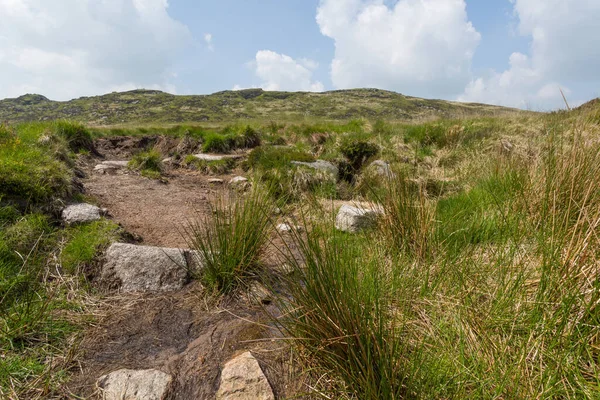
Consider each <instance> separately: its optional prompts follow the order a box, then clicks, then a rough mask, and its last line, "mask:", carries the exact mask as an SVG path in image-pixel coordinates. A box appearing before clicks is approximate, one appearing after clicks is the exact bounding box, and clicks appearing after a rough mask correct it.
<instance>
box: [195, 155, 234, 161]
mask: <svg viewBox="0 0 600 400" xmlns="http://www.w3.org/2000/svg"><path fill="white" fill-rule="evenodd" d="M194 157H196V158H197V159H198V160H202V161H222V160H235V159H238V158H241V156H240V155H237V154H206V153H200V154H194Z"/></svg>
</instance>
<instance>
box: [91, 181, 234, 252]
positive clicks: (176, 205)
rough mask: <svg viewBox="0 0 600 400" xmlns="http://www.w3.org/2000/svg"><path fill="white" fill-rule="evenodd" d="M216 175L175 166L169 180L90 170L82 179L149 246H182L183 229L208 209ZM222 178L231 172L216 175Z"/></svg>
mask: <svg viewBox="0 0 600 400" xmlns="http://www.w3.org/2000/svg"><path fill="white" fill-rule="evenodd" d="M209 178H215V177H212V176H211V177H209V176H206V175H202V174H200V173H198V172H194V171H185V170H175V171H173V172H171V173H170V174H169V176H168V183H166V184H165V183H161V182H160V181H157V180H153V179H147V178H144V177H140V176H137V175H135V174H132V173H124V172H119V173H117V174H116V175H109V174H93V175H91V176H90V178H89V179H87V180H86V181H85V183H84V186H85V189H86V192H87V194H89V195H90V196H92V197H93V198H95V199H96V200H97V201H98V202H99V204H100V205H101V206H102V207H105V208H107V209H108V210H109V212H110V215H111V217H112V218H113V219H114V220H115V221H118V222H119V223H120V224H121V225H122V226H123V227H124V228H125V230H127V231H128V232H129V233H132V234H135V235H137V236H139V237H140V238H141V239H142V242H143V243H144V244H147V245H152V246H162V247H185V246H186V237H185V234H184V230H185V227H186V225H187V224H188V223H189V221H190V220H191V219H194V218H202V217H203V216H204V214H205V213H206V212H208V198H209V196H211V195H214V193H215V192H216V190H218V186H215V185H214V184H209V183H208V179H209ZM218 178H222V179H223V180H224V181H228V180H229V179H231V176H219V177H218Z"/></svg>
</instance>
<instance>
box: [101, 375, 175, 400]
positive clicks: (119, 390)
mask: <svg viewBox="0 0 600 400" xmlns="http://www.w3.org/2000/svg"><path fill="white" fill-rule="evenodd" d="M172 381H173V378H171V376H170V375H168V374H166V373H164V372H161V371H158V370H155V369H148V370H131V369H120V370H118V371H114V372H111V373H110V374H107V375H104V376H102V377H100V379H98V382H97V385H98V387H99V388H100V390H101V392H102V398H103V399H104V400H164V399H166V398H167V394H168V391H169V388H170V387H171V382H172Z"/></svg>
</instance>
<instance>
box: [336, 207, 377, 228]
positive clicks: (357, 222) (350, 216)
mask: <svg viewBox="0 0 600 400" xmlns="http://www.w3.org/2000/svg"><path fill="white" fill-rule="evenodd" d="M382 215H383V211H381V210H379V209H371V208H362V207H354V206H350V205H347V204H344V205H343V206H342V207H341V208H340V210H339V212H338V214H337V217H336V219H335V227H336V228H337V229H339V230H341V231H344V232H350V233H356V232H360V231H361V230H364V229H368V228H372V227H373V226H375V225H376V224H377V219H378V218H379V217H381V216H382Z"/></svg>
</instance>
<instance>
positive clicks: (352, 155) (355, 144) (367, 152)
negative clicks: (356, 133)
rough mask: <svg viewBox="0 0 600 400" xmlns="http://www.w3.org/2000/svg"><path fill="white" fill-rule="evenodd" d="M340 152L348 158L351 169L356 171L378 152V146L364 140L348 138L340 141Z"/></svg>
mask: <svg viewBox="0 0 600 400" xmlns="http://www.w3.org/2000/svg"><path fill="white" fill-rule="evenodd" d="M340 152H341V153H342V154H343V155H344V157H346V159H347V160H348V163H349V165H350V167H351V169H352V170H353V171H354V172H358V171H359V170H360V169H361V168H362V166H363V165H364V164H365V163H366V162H367V161H368V160H369V159H370V158H372V157H374V156H376V155H377V154H378V153H379V147H378V146H377V145H376V144H374V143H371V142H368V141H364V140H348V141H346V142H344V143H342V145H341V146H340Z"/></svg>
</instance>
